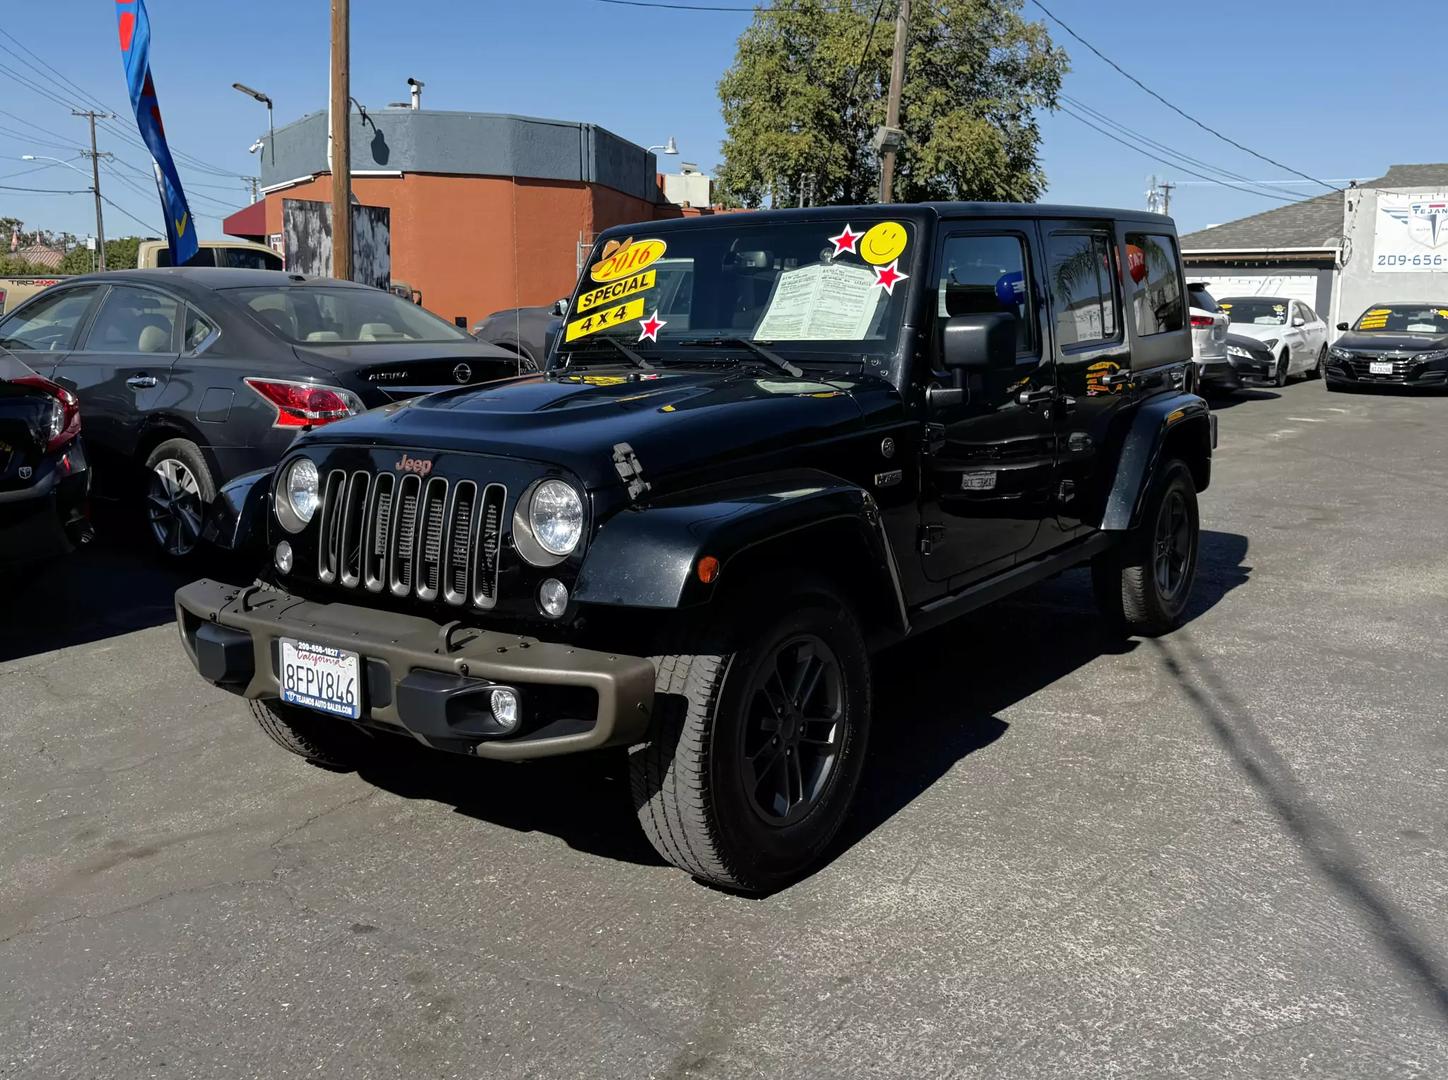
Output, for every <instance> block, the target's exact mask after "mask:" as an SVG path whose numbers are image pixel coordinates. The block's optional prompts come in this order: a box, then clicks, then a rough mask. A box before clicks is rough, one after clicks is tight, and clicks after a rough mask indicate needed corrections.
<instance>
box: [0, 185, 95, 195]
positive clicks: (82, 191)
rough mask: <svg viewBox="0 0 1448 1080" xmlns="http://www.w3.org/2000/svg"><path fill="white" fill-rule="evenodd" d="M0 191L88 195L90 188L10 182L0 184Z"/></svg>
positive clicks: (29, 193)
mask: <svg viewBox="0 0 1448 1080" xmlns="http://www.w3.org/2000/svg"><path fill="white" fill-rule="evenodd" d="M0 191H23V192H25V193H26V194H27V195H89V194H90V188H76V189H75V190H69V189H66V188H43V187H13V186H12V185H10V184H0Z"/></svg>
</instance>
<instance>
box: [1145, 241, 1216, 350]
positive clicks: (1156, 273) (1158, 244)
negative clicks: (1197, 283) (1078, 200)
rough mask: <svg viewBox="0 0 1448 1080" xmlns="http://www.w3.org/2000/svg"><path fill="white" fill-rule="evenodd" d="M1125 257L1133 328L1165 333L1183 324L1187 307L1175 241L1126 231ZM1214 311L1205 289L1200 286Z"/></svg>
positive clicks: (1147, 335) (1213, 303)
mask: <svg viewBox="0 0 1448 1080" xmlns="http://www.w3.org/2000/svg"><path fill="white" fill-rule="evenodd" d="M1126 259H1127V268H1128V270H1129V273H1128V275H1127V276H1128V277H1129V278H1130V279H1131V288H1132V295H1131V309H1132V315H1133V317H1134V318H1135V320H1136V332H1137V334H1138V335H1139V336H1141V337H1150V336H1151V335H1152V334H1167V333H1170V332H1172V331H1173V330H1180V329H1182V328H1183V327H1184V326H1186V309H1185V305H1184V304H1183V303H1182V278H1181V264H1180V262H1179V261H1178V259H1177V249H1176V242H1175V241H1174V240H1173V239H1172V238H1171V237H1170V236H1159V235H1156V234H1154V233H1127V234H1126ZM1199 291H1200V293H1201V294H1202V296H1203V297H1205V299H1206V300H1207V301H1208V304H1210V306H1208V304H1201V305H1199V306H1201V307H1202V308H1205V309H1206V310H1207V311H1215V310H1216V306H1217V305H1216V303H1215V302H1214V301H1212V298H1211V296H1210V295H1208V294H1207V291H1206V290H1205V289H1201V290H1199Z"/></svg>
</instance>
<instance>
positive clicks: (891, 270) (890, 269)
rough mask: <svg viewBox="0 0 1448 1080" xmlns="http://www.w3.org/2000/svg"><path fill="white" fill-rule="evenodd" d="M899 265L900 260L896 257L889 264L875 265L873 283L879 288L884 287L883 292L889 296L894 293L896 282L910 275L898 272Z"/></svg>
mask: <svg viewBox="0 0 1448 1080" xmlns="http://www.w3.org/2000/svg"><path fill="white" fill-rule="evenodd" d="M899 265H900V260H899V259H896V260H895V261H894V262H892V263H891V264H890V265H889V266H877V267H875V281H874V284H875V285H878V286H880V288H882V289H884V290H885V292H886V293H887V294H888V295H890V296H894V295H895V285H896V283H897V282H901V281H904V280H905V279H906V278H908V277H909V276H910V275H909V274H902V273H900V271H899V270H898V269H897V267H899Z"/></svg>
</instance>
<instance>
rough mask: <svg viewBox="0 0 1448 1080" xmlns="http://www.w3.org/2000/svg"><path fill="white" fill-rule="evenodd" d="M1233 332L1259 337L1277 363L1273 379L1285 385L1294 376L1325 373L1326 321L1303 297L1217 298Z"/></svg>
mask: <svg viewBox="0 0 1448 1080" xmlns="http://www.w3.org/2000/svg"><path fill="white" fill-rule="evenodd" d="M1217 304H1218V306H1219V307H1221V308H1222V309H1223V310H1224V311H1226V313H1227V317H1228V318H1229V319H1230V320H1231V327H1232V333H1234V334H1241V335H1242V336H1243V337H1250V338H1256V339H1257V340H1258V341H1260V342H1261V343H1262V344H1263V345H1265V346H1266V347H1267V349H1268V350H1269V351H1271V353H1272V356H1273V359H1274V360H1275V362H1276V365H1275V367H1274V368H1273V370H1272V381H1273V383H1275V384H1276V385H1277V386H1285V385H1286V383H1287V380H1288V379H1289V378H1290V377H1292V376H1293V375H1299V374H1305V375H1306V376H1307V377H1308V378H1309V379H1316V378H1319V377H1321V375H1322V364H1323V361H1324V360H1326V359H1327V323H1326V322H1325V321H1324V320H1323V319H1322V317H1321V316H1319V315H1318V314H1317V312H1315V311H1313V310H1312V308H1310V307H1308V306H1307V305H1306V304H1304V303H1303V302H1302V301H1301V300H1290V299H1288V298H1287V297H1284V296H1228V297H1226V298H1224V299H1222V300H1219V301H1217Z"/></svg>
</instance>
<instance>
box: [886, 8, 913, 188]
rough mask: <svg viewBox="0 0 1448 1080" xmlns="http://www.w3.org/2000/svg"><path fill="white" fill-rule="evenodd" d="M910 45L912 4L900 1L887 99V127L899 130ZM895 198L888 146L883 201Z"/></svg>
mask: <svg viewBox="0 0 1448 1080" xmlns="http://www.w3.org/2000/svg"><path fill="white" fill-rule="evenodd" d="M909 43H910V0H899V6H898V7H897V9H896V11H895V53H894V55H893V56H892V57H891V59H890V96H889V97H887V98H886V99H885V127H887V128H889V129H891V130H896V129H898V128H899V127H900V88H901V87H902V86H903V85H904V84H905V52H906V49H907V48H908V46H909ZM894 194H895V146H894V145H887V148H886V149H885V150H884V151H883V153H882V154H881V155H880V201H881V202H882V203H887V202H890V201H892V199H893V197H894Z"/></svg>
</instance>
